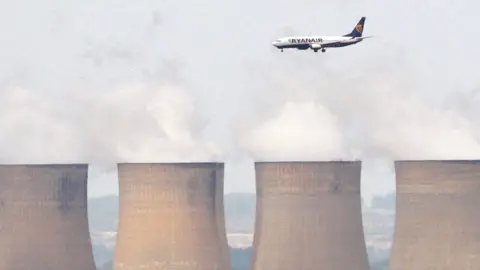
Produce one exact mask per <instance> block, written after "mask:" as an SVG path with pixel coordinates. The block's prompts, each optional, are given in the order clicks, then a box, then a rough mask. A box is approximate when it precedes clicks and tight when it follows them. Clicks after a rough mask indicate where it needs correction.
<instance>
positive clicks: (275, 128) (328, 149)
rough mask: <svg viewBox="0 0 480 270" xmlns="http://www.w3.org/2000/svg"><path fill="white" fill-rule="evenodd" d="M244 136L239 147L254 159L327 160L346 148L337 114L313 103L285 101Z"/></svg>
mask: <svg viewBox="0 0 480 270" xmlns="http://www.w3.org/2000/svg"><path fill="white" fill-rule="evenodd" d="M244 136H245V137H244V138H243V141H242V142H241V143H242V146H243V147H245V148H246V149H248V151H249V153H250V155H251V156H253V157H254V158H255V159H257V160H259V159H269V160H271V159H272V158H273V159H280V160H305V159H311V160H319V159H322V160H323V159H326V160H330V159H332V158H341V156H338V154H339V153H340V154H341V153H344V151H345V149H344V144H343V143H344V142H343V139H344V138H343V135H342V132H341V130H340V127H339V125H338V123H337V121H336V117H335V116H334V115H332V114H331V112H330V111H328V110H327V109H326V108H325V107H322V106H321V105H319V104H315V102H302V103H300V102H287V103H285V104H284V105H283V107H282V108H280V110H279V112H278V113H277V114H276V115H275V116H274V117H272V118H270V119H268V120H266V121H265V122H263V123H261V124H260V125H257V126H254V127H252V128H251V129H250V130H249V131H248V132H247V134H245V135H244Z"/></svg>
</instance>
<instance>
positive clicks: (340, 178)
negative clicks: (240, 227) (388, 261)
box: [251, 161, 369, 270]
mask: <svg viewBox="0 0 480 270" xmlns="http://www.w3.org/2000/svg"><path fill="white" fill-rule="evenodd" d="M255 173H256V184H257V205H256V220H255V235H254V243H253V255H252V267H251V269H253V270H273V269H274V270H293V269H295V270H352V269H355V270H367V269H369V264H368V257H367V252H366V247H365V240H364V235H363V224H362V212H361V210H362V209H361V204H362V202H361V197H360V173H361V161H346V162H342V161H333V162H256V163H255Z"/></svg>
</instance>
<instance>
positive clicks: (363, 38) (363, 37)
mask: <svg viewBox="0 0 480 270" xmlns="http://www.w3.org/2000/svg"><path fill="white" fill-rule="evenodd" d="M372 37H373V36H366V37H358V39H366V38H372Z"/></svg>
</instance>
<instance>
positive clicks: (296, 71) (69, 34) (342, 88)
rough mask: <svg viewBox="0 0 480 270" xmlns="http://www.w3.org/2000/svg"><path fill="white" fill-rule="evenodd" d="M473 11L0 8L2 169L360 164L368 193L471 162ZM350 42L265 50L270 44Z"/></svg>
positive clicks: (328, 3)
mask: <svg viewBox="0 0 480 270" xmlns="http://www.w3.org/2000/svg"><path fill="white" fill-rule="evenodd" d="M478 8H480V4H479V3H478V1H473V0H466V1H454V2H451V1H445V0H441V1H433V0H429V1H413V0H408V1H393V2H386V1H380V0H364V1H351V0H343V1H342V0H340V1H333V0H325V1H318V0H316V1H313V0H303V1H286V0H277V1H271V0H267V1H260V2H259V1H254V0H242V1H217V0H206V1H193V0H187V1H144V0H136V1H127V0H115V1H113V0H102V1H93V0H85V1H65V0H63V1H53V0H44V1H33V0H17V1H4V0H2V8H1V9H0V31H1V33H2V34H1V35H0V42H1V44H2V46H1V49H0V57H1V61H0V162H2V163H27V162H36V163H38V162H40V163H49V162H89V163H91V164H92V168H91V174H90V177H91V180H92V181H91V182H90V184H89V194H90V195H91V196H98V195H103V194H109V193H116V192H117V179H116V173H115V170H114V169H115V167H114V164H115V162H119V161H132V162H138V161H196V160H202V161H204V160H217V161H219V160H220V161H225V162H226V163H227V164H226V166H227V171H226V192H234V191H237V192H253V191H254V187H255V184H254V174H253V163H252V162H253V160H329V159H353V158H361V159H362V160H364V171H363V178H362V181H363V182H362V191H363V194H364V195H365V196H366V197H370V196H371V195H372V194H377V193H384V192H387V191H391V190H392V189H393V188H394V177H393V172H392V160H393V159H418V158H420V159H425V158H428V159H448V158H478V157H479V156H480V144H479V134H480V123H479V120H478V119H479V117H478V116H480V109H478V108H479V107H478V105H479V104H480V102H479V100H478V97H477V93H478V91H477V90H479V89H480V88H479V85H478V82H479V77H478V70H477V69H476V66H477V62H478V60H479V59H480V48H479V47H478V46H477V45H476V43H475V40H477V39H478V38H477V37H476V33H478V29H477V25H476V23H475V22H474V20H477V18H476V15H477V14H476V10H478ZM362 16H366V17H367V20H366V24H365V28H364V34H365V35H374V36H375V37H374V38H372V39H368V40H366V41H364V42H362V43H360V44H357V45H354V46H351V47H345V48H340V49H331V50H327V53H325V54H322V53H316V54H315V53H313V51H288V50H286V51H285V52H283V53H281V52H280V51H277V50H274V48H273V47H272V46H271V42H272V41H273V40H274V39H275V38H277V37H279V36H282V35H293V34H298V35H308V34H309V33H310V32H311V33H312V35H316V34H318V35H341V34H346V33H348V32H350V31H351V30H352V28H353V26H354V25H355V24H356V22H357V21H358V20H359V19H360V17H362Z"/></svg>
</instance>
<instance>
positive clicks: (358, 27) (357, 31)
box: [344, 17, 365, 37]
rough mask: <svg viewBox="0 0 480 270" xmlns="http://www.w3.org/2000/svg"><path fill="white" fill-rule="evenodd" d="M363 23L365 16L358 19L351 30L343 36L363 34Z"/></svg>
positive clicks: (359, 35)
mask: <svg viewBox="0 0 480 270" xmlns="http://www.w3.org/2000/svg"><path fill="white" fill-rule="evenodd" d="M364 24H365V17H362V18H361V19H360V21H358V23H357V25H355V28H353V30H352V32H351V33H349V34H346V35H344V36H345V37H361V36H362V34H363V26H364Z"/></svg>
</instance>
